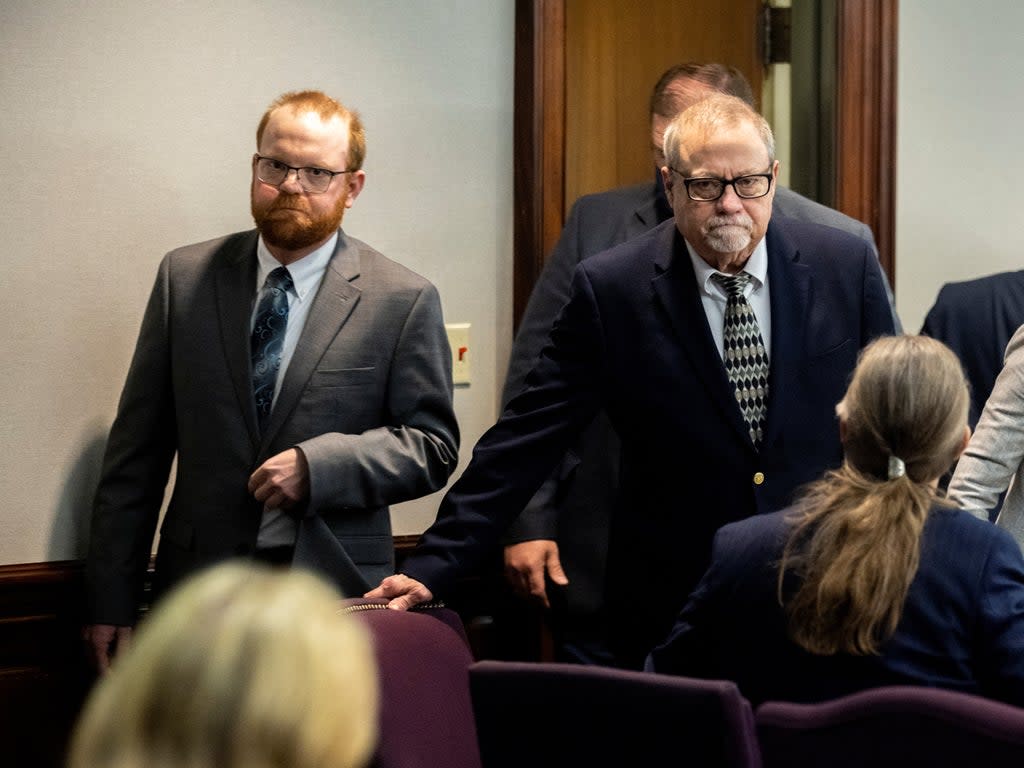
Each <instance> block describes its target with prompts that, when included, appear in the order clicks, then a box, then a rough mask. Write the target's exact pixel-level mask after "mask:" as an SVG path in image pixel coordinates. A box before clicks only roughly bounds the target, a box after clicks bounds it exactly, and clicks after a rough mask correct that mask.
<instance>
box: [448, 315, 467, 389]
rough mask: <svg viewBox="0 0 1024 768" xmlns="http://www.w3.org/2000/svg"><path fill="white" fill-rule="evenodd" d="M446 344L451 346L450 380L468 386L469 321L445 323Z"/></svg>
mask: <svg viewBox="0 0 1024 768" xmlns="http://www.w3.org/2000/svg"><path fill="white" fill-rule="evenodd" d="M445 329H446V330H447V331H448V344H449V346H451V348H452V381H454V382H455V384H456V385H461V386H464V387H468V386H469V379H470V369H469V364H470V346H469V323H446V324H445Z"/></svg>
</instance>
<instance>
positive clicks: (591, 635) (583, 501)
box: [502, 62, 900, 663]
mask: <svg viewBox="0 0 1024 768" xmlns="http://www.w3.org/2000/svg"><path fill="white" fill-rule="evenodd" d="M719 91H720V92H722V93H728V94H731V95H733V96H737V97H739V98H741V99H743V100H744V101H746V102H747V103H748V104H750V105H751V106H754V96H753V92H752V90H751V88H750V83H748V82H747V80H746V78H745V77H744V76H743V74H742V73H741V72H739V70H737V69H735V68H733V67H726V66H724V65H721V64H715V63H711V64H702V63H694V62H688V63H683V64H679V65H676V66H674V67H671V68H670V69H668V70H667V71H666V72H665V73H664V74H662V76H661V77H660V78H659V80H658V82H657V83H656V84H655V86H654V90H653V93H652V95H651V103H650V120H651V151H652V154H653V159H654V166H655V173H654V177H655V178H654V181H653V182H652V183H648V184H637V185H634V186H629V187H621V188H618V189H613V190H610V191H607V192H601V193H598V194H593V195H585V196H584V197H581V198H580V199H579V200H577V201H576V203H575V204H574V205H573V207H572V210H571V211H570V213H569V218H568V220H567V221H566V224H565V227H564V229H563V230H562V235H561V237H560V239H559V241H558V243H557V245H556V246H555V250H554V252H553V253H552V254H551V257H550V258H549V259H548V261H547V264H546V265H545V267H544V271H543V272H542V274H541V276H540V279H539V280H538V282H537V284H536V286H535V287H534V289H533V293H532V294H531V296H530V301H529V303H528V304H527V307H526V311H525V313H524V315H523V318H522V321H521V323H520V326H519V330H518V333H517V335H516V339H515V342H514V344H513V347H512V356H511V359H510V362H509V368H508V374H507V377H506V379H505V388H504V393H503V397H502V402H503V403H504V404H507V403H508V402H509V401H510V400H511V399H512V398H513V397H514V396H515V395H516V394H518V393H519V392H520V391H521V390H522V389H523V386H524V381H525V379H526V376H527V374H528V373H529V372H530V371H531V370H532V368H533V367H534V365H535V364H536V362H537V360H538V358H539V356H540V354H541V351H542V350H543V348H544V346H545V345H546V344H547V341H548V332H549V331H550V329H551V325H552V323H553V322H554V319H555V317H556V316H557V315H558V312H559V311H560V310H561V308H562V306H563V305H564V304H565V302H566V300H567V299H568V297H569V289H570V284H571V280H572V274H573V271H574V270H575V268H576V265H577V264H578V263H579V262H580V261H582V260H583V259H586V258H588V257H590V256H593V255H594V254H596V253H599V252H600V251H603V250H605V249H607V248H610V247H612V246H614V245H618V244H619V243H622V242H625V241H626V240H630V239H632V238H634V237H636V236H637V235H640V234H642V233H644V232H647V231H648V230H650V229H651V228H652V227H654V226H656V225H657V224H660V223H661V222H663V221H665V220H666V219H669V218H671V216H672V209H671V208H670V207H669V204H668V200H667V199H666V196H665V190H664V186H663V184H662V181H661V173H660V168H661V167H662V166H664V165H665V164H666V161H665V156H664V154H663V153H662V137H663V134H664V132H665V129H666V128H667V127H668V125H669V124H670V123H671V121H672V119H673V118H674V117H675V116H676V115H677V114H679V113H680V112H682V111H683V110H684V109H685V108H686V107H688V106H690V105H691V104H693V103H695V102H697V101H698V100H700V99H702V98H704V97H705V96H708V95H709V94H711V93H715V92H719ZM774 211H775V214H776V215H782V216H788V217H790V218H795V219H801V220H805V221H811V222H815V223H819V224H826V225H828V226H831V227H835V228H837V229H841V230H845V231H847V232H851V233H853V234H855V235H857V236H859V237H860V238H861V239H863V240H866V241H867V242H869V243H870V244H871V247H872V249H873V250H874V251H875V252H876V253H877V248H876V247H875V242H874V237H873V236H872V234H871V229H870V228H869V227H868V226H867V225H866V224H864V223H863V222H860V221H857V220H856V219H852V218H850V217H849V216H846V215H844V214H842V213H839V212H838V211H835V210H833V209H831V208H827V207H826V206H823V205H821V204H819V203H816V202H814V201H813V200H809V199H807V198H805V197H802V196H801V195H799V194H797V193H796V192H793V191H792V190H789V189H786V188H785V187H777V188H776V191H775V202H774ZM882 279H883V282H884V284H885V289H886V292H887V294H888V297H889V302H890V305H892V303H893V296H892V290H891V288H890V287H889V283H888V280H887V279H886V277H885V274H884V273H882ZM893 321H894V323H895V326H896V329H897V331H899V329H900V322H899V318H898V317H897V316H896V311H895V308H893ZM618 473H619V441H618V438H617V436H616V435H615V433H614V430H612V428H611V426H610V424H609V423H608V420H607V418H606V417H605V416H604V415H603V414H600V415H599V416H598V417H597V418H596V419H595V420H594V422H593V423H592V424H591V425H590V426H589V427H588V429H587V431H586V432H585V433H584V434H583V436H582V438H581V439H580V441H579V442H578V443H577V445H576V447H575V448H574V450H572V451H570V452H569V454H567V455H566V457H565V460H564V461H563V463H562V465H561V467H560V468H559V469H558V470H557V471H556V472H555V473H554V474H553V475H552V476H551V477H550V478H549V479H548V480H547V481H546V482H545V484H544V485H543V486H542V487H541V489H540V491H538V493H537V494H536V495H535V496H534V497H533V499H532V500H531V501H530V503H529V505H528V506H527V507H526V509H525V510H524V511H523V513H522V514H521V515H520V516H519V518H518V519H517V520H516V522H515V523H513V525H512V526H511V528H509V530H508V531H507V533H506V537H505V541H506V542H507V543H508V546H506V548H505V573H506V578H507V579H508V581H509V583H510V584H511V585H512V587H513V589H515V590H516V592H518V593H519V594H522V595H524V596H531V597H533V598H535V599H537V600H539V601H540V602H541V603H543V604H544V605H545V606H547V607H549V608H550V609H551V613H550V614H549V619H550V626H551V629H552V631H553V633H554V635H555V637H554V639H555V648H556V654H557V657H558V658H559V659H560V660H566V661H577V662H582V663H609V662H610V657H609V656H608V654H607V651H606V648H605V646H604V640H603V637H604V625H605V623H606V617H605V616H604V615H603V602H604V601H603V594H604V575H605V559H606V553H607V538H608V524H609V519H610V517H611V511H612V509H613V508H614V507H615V506H616V505H617V504H619V503H620V502H621V503H622V504H624V505H626V506H628V505H629V503H630V500H629V499H623V500H619V499H618Z"/></svg>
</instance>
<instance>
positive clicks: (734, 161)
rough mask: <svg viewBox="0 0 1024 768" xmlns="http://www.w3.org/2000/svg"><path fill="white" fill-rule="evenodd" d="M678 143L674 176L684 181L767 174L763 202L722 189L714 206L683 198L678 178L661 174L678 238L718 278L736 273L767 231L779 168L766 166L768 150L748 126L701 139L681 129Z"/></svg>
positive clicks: (775, 164) (668, 172) (729, 188)
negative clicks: (769, 181) (769, 178)
mask: <svg viewBox="0 0 1024 768" xmlns="http://www.w3.org/2000/svg"><path fill="white" fill-rule="evenodd" d="M680 139H681V142H680V163H679V165H680V167H679V170H680V171H682V172H683V174H685V177H686V178H698V177H712V178H719V179H735V178H737V177H739V176H747V175H750V174H758V173H771V174H772V185H771V189H770V190H769V192H768V194H767V195H765V196H764V197H758V198H754V199H744V198H741V197H739V196H737V194H736V190H735V189H734V188H733V187H732V185H728V186H726V187H725V192H723V193H722V196H721V197H720V198H718V199H717V200H711V201H704V202H702V201H698V200H691V199H690V198H689V195H687V193H686V186H685V184H683V176H681V175H680V174H679V173H676V172H675V171H673V170H671V169H665V170H664V171H663V172H662V179H663V180H664V182H665V191H666V194H667V195H668V201H669V204H670V205H671V206H672V210H673V212H674V214H675V221H676V227H677V228H678V229H679V232H680V233H681V234H682V235H683V237H684V238H686V241H687V242H688V243H689V244H690V245H692V246H693V248H694V249H695V250H696V251H697V253H698V254H700V256H701V258H702V259H704V261H706V262H707V263H708V264H710V265H711V266H713V267H715V268H716V269H719V270H721V271H723V272H730V273H731V272H738V271H740V270H741V269H742V268H743V266H744V265H745V264H746V263H747V259H748V258H749V257H750V254H751V253H752V252H753V250H754V247H755V246H756V245H757V244H758V243H759V242H761V240H762V238H764V234H765V231H766V230H767V228H768V220H769V219H770V218H771V215H772V200H773V199H774V198H775V182H776V181H777V178H778V170H779V164H778V162H777V161H776V162H770V161H769V159H768V149H767V148H766V147H765V145H764V142H763V141H762V140H761V136H760V135H759V134H758V132H757V129H756V128H755V127H754V125H753V123H750V122H744V123H742V124H741V125H739V126H736V127H733V128H721V129H719V130H718V131H717V132H715V133H714V134H712V135H710V136H704V137H698V136H696V135H694V134H693V133H692V132H687V131H686V130H685V129H684V130H683V131H682V133H681V135H680Z"/></svg>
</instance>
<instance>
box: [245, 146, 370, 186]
mask: <svg viewBox="0 0 1024 768" xmlns="http://www.w3.org/2000/svg"><path fill="white" fill-rule="evenodd" d="M255 159H256V178H257V179H259V180H260V181H262V182H263V183H264V184H269V185H270V186H272V187H279V186H281V185H282V184H284V181H285V179H287V178H288V175H289V174H290V173H291V172H292V171H295V177H296V178H297V179H298V180H299V186H300V187H302V191H303V192H309V193H310V194H314V195H319V194H320V193H322V192H326V191H327V189H328V187H330V186H331V182H332V181H334V177H335V176H341V175H342V174H343V173H352V170H351V169H348V168H346V169H345V170H344V171H329V170H327V169H326V168H314V167H313V166H306V167H305V168H296V167H295V166H294V165H288V163H282V162H281V161H280V160H275V159H274V158H272V157H263V155H255Z"/></svg>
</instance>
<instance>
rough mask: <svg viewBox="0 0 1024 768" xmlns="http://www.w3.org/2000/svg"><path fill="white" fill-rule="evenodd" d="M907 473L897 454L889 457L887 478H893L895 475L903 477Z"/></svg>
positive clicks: (905, 466)
mask: <svg viewBox="0 0 1024 768" xmlns="http://www.w3.org/2000/svg"><path fill="white" fill-rule="evenodd" d="M905 474H907V465H906V464H904V463H903V459H901V458H900V457H899V456H890V457H889V479H890V480H895V479H896V478H897V477H903V476H904V475H905Z"/></svg>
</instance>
